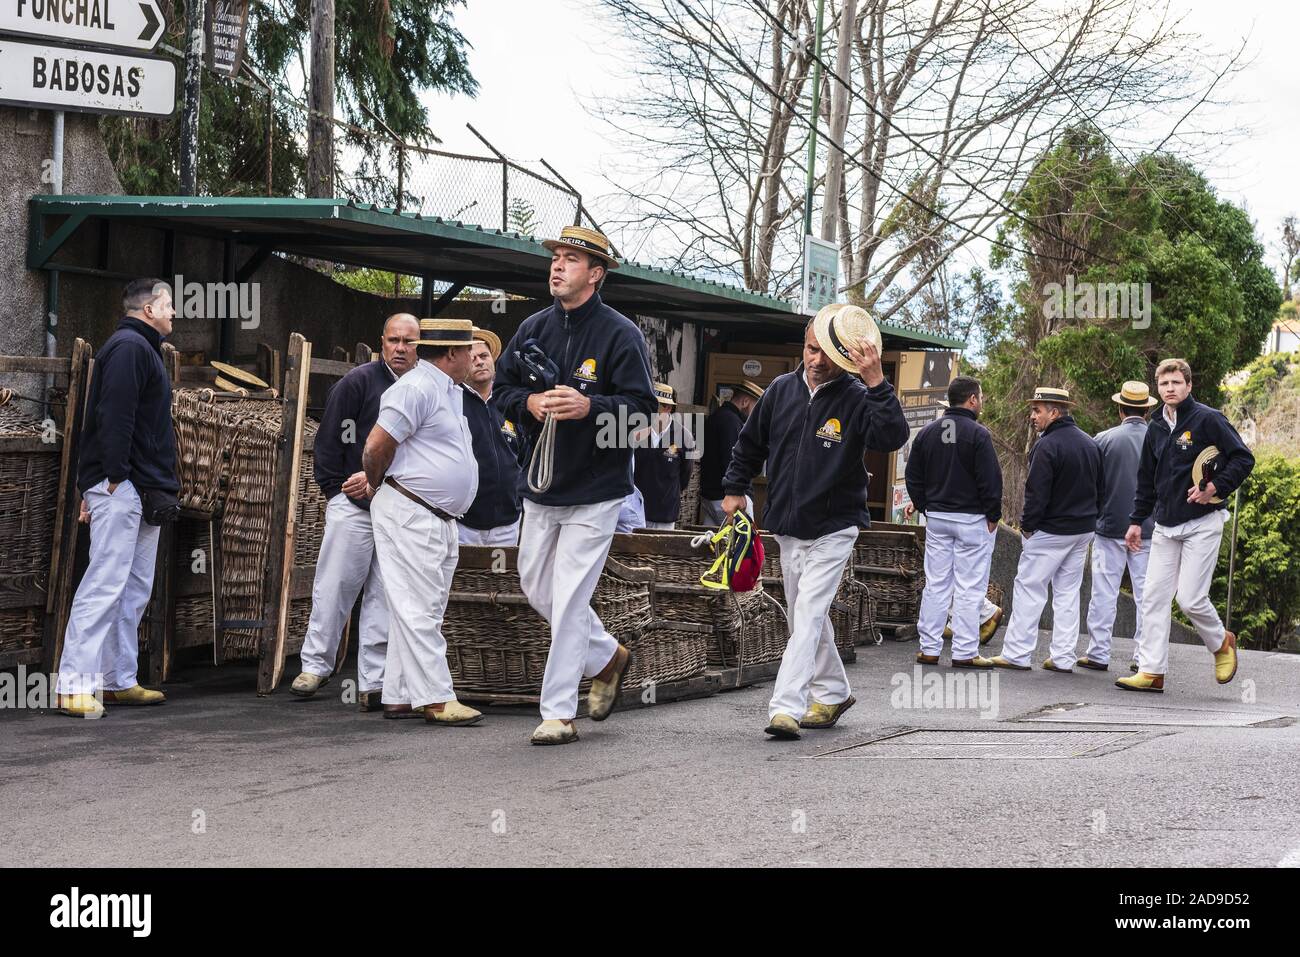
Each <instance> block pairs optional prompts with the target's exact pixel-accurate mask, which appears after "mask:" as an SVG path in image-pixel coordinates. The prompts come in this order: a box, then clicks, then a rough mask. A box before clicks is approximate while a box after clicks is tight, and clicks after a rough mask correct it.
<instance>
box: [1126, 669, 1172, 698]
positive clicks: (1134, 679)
mask: <svg viewBox="0 0 1300 957" xmlns="http://www.w3.org/2000/svg"><path fill="white" fill-rule="evenodd" d="M1115 687H1116V688H1123V689H1124V690H1125V691H1151V692H1154V693H1155V694H1164V691H1165V676H1164V675H1151V674H1147V673H1146V672H1145V671H1139V672H1138V673H1137V674H1135V675H1130V676H1129V677H1127V678H1116V679H1115Z"/></svg>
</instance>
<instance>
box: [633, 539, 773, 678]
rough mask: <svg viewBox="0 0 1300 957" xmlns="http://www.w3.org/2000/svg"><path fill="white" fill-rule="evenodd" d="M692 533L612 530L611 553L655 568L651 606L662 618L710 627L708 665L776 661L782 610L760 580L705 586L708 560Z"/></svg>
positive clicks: (732, 665) (722, 665)
mask: <svg viewBox="0 0 1300 957" xmlns="http://www.w3.org/2000/svg"><path fill="white" fill-rule="evenodd" d="M693 537H694V533H691V532H682V531H672V532H664V531H652V532H644V531H639V532H636V533H635V534H632V535H615V536H614V544H613V546H612V548H611V549H610V554H611V555H614V556H616V557H618V558H619V559H620V560H622V561H626V562H628V563H629V564H632V565H642V566H647V567H650V568H653V569H654V576H655V577H654V589H655V608H656V613H657V615H658V616H659V617H660V618H662V619H663V620H664V621H666V622H669V623H672V622H679V623H684V624H689V625H705V626H708V627H709V628H710V629H711V630H712V632H713V638H712V641H711V642H710V645H709V661H708V663H709V666H710V667H713V668H734V667H736V666H737V665H744V666H749V665H756V664H763V663H765V662H770V661H777V660H779V659H780V657H781V655H782V654H783V653H784V652H785V643H786V639H787V633H786V623H785V612H784V610H783V609H782V608H781V605H780V603H779V602H777V601H775V600H774V599H773V598H772V596H771V595H769V594H767V593H766V591H765V590H764V586H763V584H762V583H761V582H760V583H758V584H756V585H755V587H754V589H753V590H752V591H748V592H732V591H720V590H717V589H712V588H705V587H704V586H703V585H701V584H700V576H701V575H702V574H704V572H705V571H707V570H708V567H709V563H710V562H711V561H712V558H711V553H710V551H709V550H708V549H696V548H693V547H692V546H691V539H692V538H693Z"/></svg>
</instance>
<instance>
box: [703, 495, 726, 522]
mask: <svg viewBox="0 0 1300 957" xmlns="http://www.w3.org/2000/svg"><path fill="white" fill-rule="evenodd" d="M726 520H727V513H726V512H724V511H723V510H722V499H717V500H716V501H715V500H713V499H711V498H702V499H700V524H701V525H707V526H708V527H709V528H717V527H718V526H720V525H721V524H722V523H723V522H725V521H726Z"/></svg>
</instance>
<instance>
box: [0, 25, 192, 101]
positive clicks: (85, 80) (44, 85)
mask: <svg viewBox="0 0 1300 957" xmlns="http://www.w3.org/2000/svg"><path fill="white" fill-rule="evenodd" d="M3 2H6V3H13V2H15V0H3ZM0 103H13V104H17V105H19V106H34V107H38V108H41V109H50V110H74V111H77V112H82V113H127V114H131V115H133V116H140V115H144V116H169V115H171V113H172V111H173V110H175V109H176V65H175V64H174V63H172V61H171V60H167V59H164V58H163V57H152V56H131V55H128V54H122V53H107V52H104V51H101V50H81V49H72V48H69V47H60V46H51V45H50V44H48V43H28V42H26V41H21V40H12V39H10V38H9V37H0Z"/></svg>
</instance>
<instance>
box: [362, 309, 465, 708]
mask: <svg viewBox="0 0 1300 957" xmlns="http://www.w3.org/2000/svg"><path fill="white" fill-rule="evenodd" d="M473 333H474V326H473V323H471V322H469V321H468V320H464V319H421V320H420V341H419V346H420V347H421V348H425V349H428V351H427V352H426V353H425V355H426V356H427V357H428V358H427V360H422V361H420V362H418V363H417V364H416V366H415V368H413V369H412V370H411V371H410V372H408V373H406V375H404V376H402V377H401V378H400V379H399V380H398V381H397V382H396V383H395V384H394V385H393V386H392V387H391V388H390V389H389V390H388V391H387V392H385V393H384V395H383V398H382V399H381V400H380V404H379V415H378V418H377V419H376V422H375V427H374V428H373V429H371V431H370V436H369V437H368V438H367V439H366V447H365V451H364V452H363V453H362V458H361V462H362V468H363V469H364V470H365V473H366V492H367V494H368V495H370V496H371V499H372V500H371V507H370V515H371V520H372V524H373V527H374V533H375V554H376V555H377V556H378V557H379V568H380V572H381V574H382V576H383V582H384V593H385V594H386V595H387V597H388V607H389V610H390V618H389V629H388V661H387V665H386V667H385V670H384V705H385V709H386V711H385V713H386V714H387V713H389V712H388V711H387V708H388V706H390V705H392V706H397V707H395V708H394V709H393V711H392V713H393V714H398V713H400V712H401V711H403V710H409V711H417V710H419V709H421V708H423V709H424V720H425V722H426V723H427V724H432V725H438V726H443V727H458V726H462V725H468V724H474V723H475V722H476V721H478V720H479V719H480V718H481V717H482V715H481V714H480V713H479V712H477V711H475V710H474V709H473V708H467V707H466V706H465V705H463V704H461V703H460V702H458V701H457V700H456V694H455V692H454V691H453V690H452V684H451V672H450V670H449V669H448V667H447V642H446V640H445V639H444V638H443V635H442V620H443V615H444V614H445V613H446V610H447V599H448V597H449V596H450V594H451V580H452V575H453V574H454V573H455V571H456V559H457V557H458V556H459V554H460V545H459V542H458V536H457V532H456V519H457V518H459V517H460V516H461V515H463V514H465V511H466V510H467V509H468V508H469V506H470V503H472V502H473V501H474V495H475V493H476V492H477V491H478V463H477V462H476V461H475V459H474V444H473V439H472V438H471V436H470V432H469V423H468V422H467V421H466V420H465V410H464V403H465V392H464V390H463V389H462V388H461V383H462V382H464V381H465V378H466V376H468V375H469V368H470V348H471V343H472V342H473V341H474V340H473Z"/></svg>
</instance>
